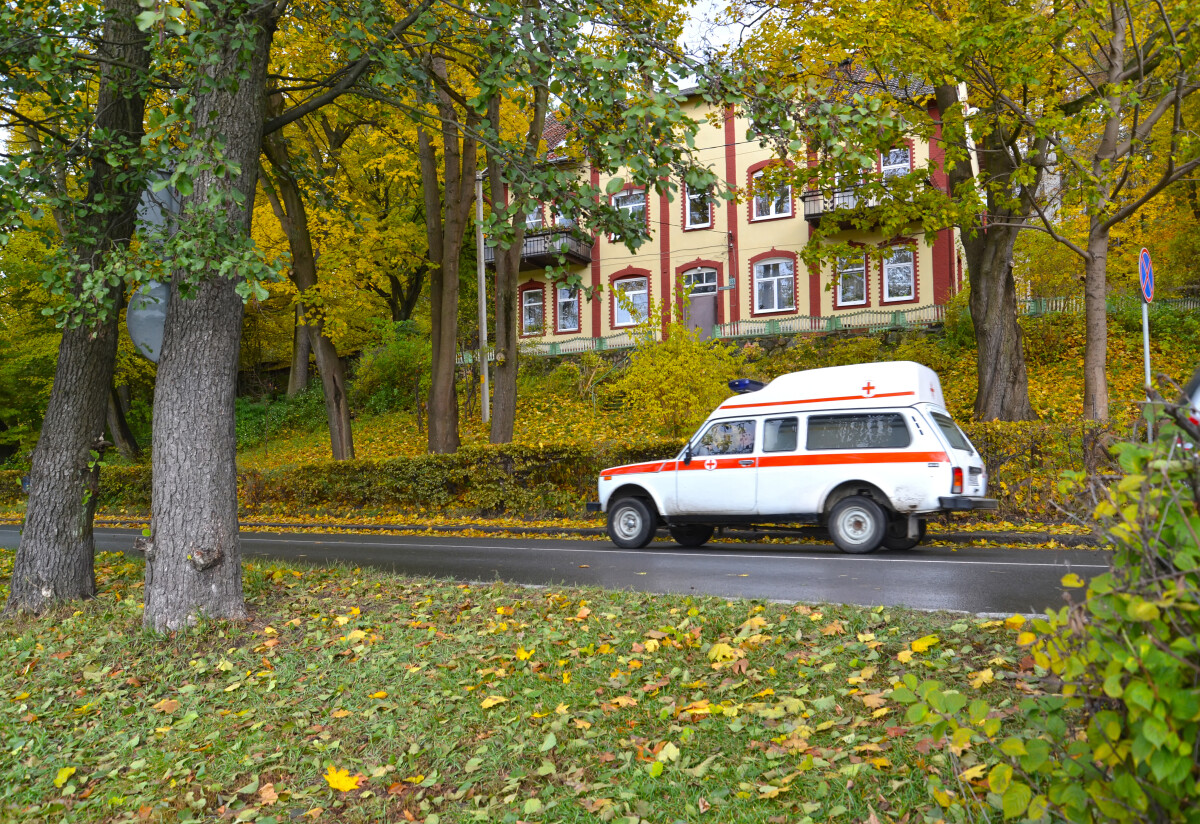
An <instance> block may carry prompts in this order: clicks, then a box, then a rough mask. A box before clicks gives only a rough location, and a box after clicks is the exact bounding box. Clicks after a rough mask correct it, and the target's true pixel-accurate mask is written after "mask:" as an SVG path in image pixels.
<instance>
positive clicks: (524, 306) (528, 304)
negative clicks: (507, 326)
mask: <svg viewBox="0 0 1200 824" xmlns="http://www.w3.org/2000/svg"><path fill="white" fill-rule="evenodd" d="M530 295H537V308H538V311H539V313H540V315H541V321H540V323H539V324H538V326H537V328H536V329H534V328H531V327H532V324H530V323H528V322H527V317H526V314H525V313H526V310H528V309H531V308H533V306H534V302H533V301H531V300H530V299H529V296H530ZM545 332H546V290H545V288H544V287H541V286H538V287H530V288H529V289H524V290H522V292H521V334H522V335H542V334H545Z"/></svg>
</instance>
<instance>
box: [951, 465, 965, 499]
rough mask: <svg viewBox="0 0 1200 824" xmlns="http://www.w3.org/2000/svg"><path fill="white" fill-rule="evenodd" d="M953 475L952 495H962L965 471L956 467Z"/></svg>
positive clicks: (952, 471)
mask: <svg viewBox="0 0 1200 824" xmlns="http://www.w3.org/2000/svg"><path fill="white" fill-rule="evenodd" d="M951 473H952V474H951V476H950V493H951V494H952V495H961V494H962V491H963V471H962V469H960V468H959V467H957V466H956V467H954V468H953V469H952V470H951Z"/></svg>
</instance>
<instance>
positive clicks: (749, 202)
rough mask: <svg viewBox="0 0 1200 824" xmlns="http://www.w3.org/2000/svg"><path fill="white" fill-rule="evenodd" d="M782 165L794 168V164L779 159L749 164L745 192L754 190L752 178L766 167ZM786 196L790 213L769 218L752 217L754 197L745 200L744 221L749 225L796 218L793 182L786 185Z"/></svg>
mask: <svg viewBox="0 0 1200 824" xmlns="http://www.w3.org/2000/svg"><path fill="white" fill-rule="evenodd" d="M777 164H783V165H785V166H787V167H788V168H794V167H795V165H796V164H795V163H793V162H792V161H790V160H780V159H779V158H771V159H770V160H760V161H759V162H757V163H753V164H751V165H750V166H749V167H747V169H746V191H747V192H749V191H751V190H752V189H753V188H754V176H755V175H756V174H758V173H759V172H761V171H762V170H763V169H765V168H767V167H768V166H775V165H777ZM788 195H789V196H790V198H791V212H790V213H789V214H786V215H771V216H770V217H755V216H754V197H753V196H749V197H747V198H746V220H747V221H748V222H750V223H769V222H770V221H772V220H790V219H791V218H794V217H795V216H796V184H795V181H793V182H791V183H789V184H788Z"/></svg>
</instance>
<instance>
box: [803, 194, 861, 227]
mask: <svg viewBox="0 0 1200 824" xmlns="http://www.w3.org/2000/svg"><path fill="white" fill-rule="evenodd" d="M800 199H801V200H802V201H803V202H804V219H805V220H807V221H810V222H812V223H820V222H821V218H822V217H823V216H825V215H826V214H829V213H831V212H835V211H838V210H839V209H857V208H861V207H866V208H870V207H872V206H876V205H878V204H877V203H876V199H875V198H874V197H863V196H861V195H859V193H858V189H856V188H850V189H839V190H838V191H835V192H833V193H832V194H830V195H826V194H825V193H823V192H820V191H815V190H814V191H808V192H804V193H803V194H801V195H800Z"/></svg>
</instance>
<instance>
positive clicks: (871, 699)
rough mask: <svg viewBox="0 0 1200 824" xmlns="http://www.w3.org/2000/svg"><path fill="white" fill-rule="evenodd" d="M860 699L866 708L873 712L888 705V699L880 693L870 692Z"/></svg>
mask: <svg viewBox="0 0 1200 824" xmlns="http://www.w3.org/2000/svg"><path fill="white" fill-rule="evenodd" d="M859 698H860V699H862V702H863V705H864V706H866V707H867V708H868V709H872V710H874V709H878V708H879V707H882V706H883V705H884V704H886V703H887V699H886V698H884V697H883V695H881V694H880V693H878V692H868V693H865V694H863V695H861V696H859Z"/></svg>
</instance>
